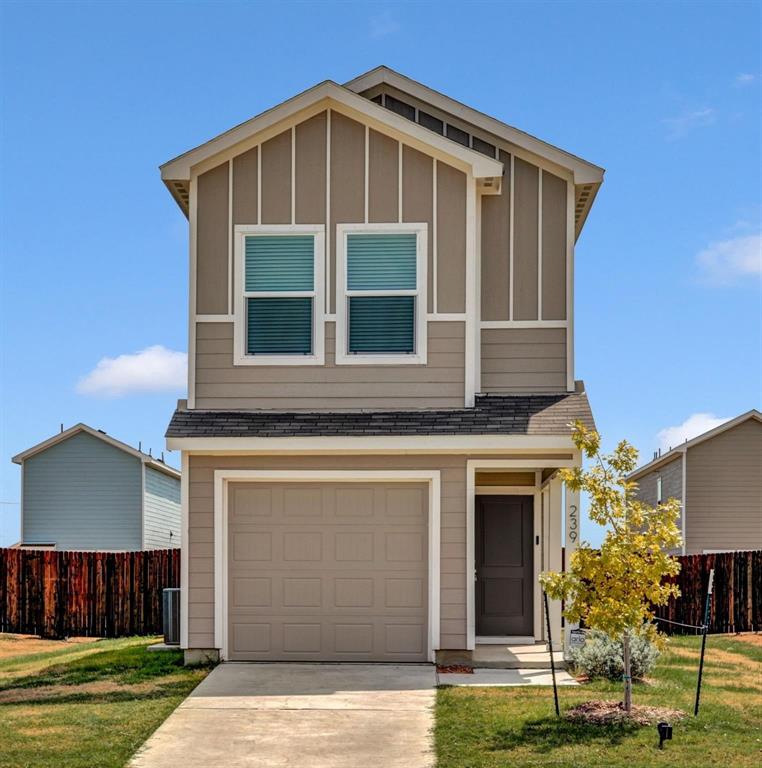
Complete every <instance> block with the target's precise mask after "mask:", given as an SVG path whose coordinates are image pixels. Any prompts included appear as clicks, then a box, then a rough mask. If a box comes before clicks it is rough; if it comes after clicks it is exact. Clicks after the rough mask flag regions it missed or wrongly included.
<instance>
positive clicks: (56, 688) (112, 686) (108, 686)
mask: <svg viewBox="0 0 762 768" xmlns="http://www.w3.org/2000/svg"><path fill="white" fill-rule="evenodd" d="M176 679H179V677H173V676H172V675H168V676H166V677H162V678H161V679H160V680H158V681H150V682H143V683H130V684H125V685H122V684H120V683H116V682H114V681H113V680H99V681H98V682H94V683H80V684H78V685H39V686H35V687H31V688H6V690H4V691H0V705H2V704H23V703H24V702H27V701H34V702H40V701H50V702H55V700H56V699H61V698H64V697H66V696H108V695H110V694H114V693H120V694H125V693H129V694H133V695H135V694H145V693H152V692H153V691H156V690H158V689H159V688H160V687H161V686H164V685H167V684H168V683H172V682H174V680H176Z"/></svg>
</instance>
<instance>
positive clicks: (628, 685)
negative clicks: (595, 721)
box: [622, 630, 632, 714]
mask: <svg viewBox="0 0 762 768" xmlns="http://www.w3.org/2000/svg"><path fill="white" fill-rule="evenodd" d="M622 651H623V654H622V656H623V661H624V676H623V677H624V711H625V712H627V713H628V714H629V713H630V712H631V711H632V665H631V664H630V631H629V630H625V633H624V637H623V638H622Z"/></svg>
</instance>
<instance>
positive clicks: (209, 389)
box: [196, 321, 465, 411]
mask: <svg viewBox="0 0 762 768" xmlns="http://www.w3.org/2000/svg"><path fill="white" fill-rule="evenodd" d="M428 329H429V339H428V365H425V366H423V365H377V366H373V365H368V366H364V365H363V366H358V365H339V366H337V365H336V364H335V362H334V361H335V334H336V324H335V323H332V322H330V323H327V324H326V339H325V345H326V357H325V365H323V366H234V365H233V325H232V323H198V325H197V330H196V408H202V409H203V408H209V409H253V408H272V409H281V410H282V409H288V410H329V411H340V410H352V409H356V408H378V409H386V410H393V409H395V408H458V407H462V406H463V399H464V396H465V358H464V355H465V326H464V323H462V322H458V321H446V322H434V321H431V322H429V323H428Z"/></svg>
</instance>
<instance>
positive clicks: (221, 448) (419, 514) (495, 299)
mask: <svg viewBox="0 0 762 768" xmlns="http://www.w3.org/2000/svg"><path fill="white" fill-rule="evenodd" d="M161 176H162V179H163V180H164V183H165V184H166V185H167V187H168V188H169V191H170V192H171V193H172V195H173V197H174V198H175V200H176V201H177V203H178V205H179V206H180V208H181V210H182V211H183V213H184V214H185V215H186V216H187V218H188V221H189V225H190V314H189V367H190V369H189V377H188V379H189V380H188V399H187V402H185V401H181V403H180V404H179V405H178V409H177V411H176V412H175V414H174V416H173V418H172V421H171V423H170V425H169V429H168V432H167V445H168V447H169V448H170V449H173V450H180V451H182V468H183V473H182V482H183V492H182V504H183V535H182V547H183V565H182V568H183V573H182V585H183V590H182V633H181V643H182V646H183V647H184V648H185V649H187V651H186V658H198V657H200V656H202V655H204V654H207V653H209V654H212V655H218V654H219V655H220V656H221V657H222V658H224V659H231V660H284V659H293V660H328V661H335V660H353V661H355V660H356V661H368V660H371V661H420V660H434V659H435V658H436V655H437V652H439V651H445V650H456V651H465V652H469V651H473V650H474V649H475V648H476V647H477V645H478V644H481V643H507V642H526V643H530V642H535V641H541V640H542V639H543V638H544V637H545V631H544V628H543V626H544V622H543V618H542V613H541V610H542V605H541V593H540V590H539V586H538V580H537V577H538V574H539V572H540V571H541V570H543V569H547V568H555V569H559V568H560V567H561V558H562V547H563V544H564V541H563V540H562V533H563V531H564V524H563V517H564V511H565V513H566V518H567V519H566V526H565V530H566V538H567V540H566V544H567V547H568V548H569V549H570V548H573V546H574V543H575V541H576V537H577V533H578V519H577V507H578V500H577V499H576V498H575V497H574V496H573V495H572V494H569V496H568V498H567V499H566V501H565V502H564V500H563V499H562V484H561V482H560V480H559V479H558V476H557V470H558V469H559V468H561V467H570V466H577V465H579V463H580V461H581V458H580V455H579V453H578V452H577V451H576V450H575V447H574V445H573V443H572V441H571V439H570V429H569V426H568V425H569V423H570V422H572V421H573V420H574V419H581V420H583V421H584V422H586V423H587V424H592V415H591V412H590V408H589V405H588V401H587V397H586V395H585V392H584V388H583V387H582V384H581V382H578V381H575V368H574V312H573V298H574V292H573V274H574V244H575V241H576V239H577V237H578V236H579V234H580V231H581V229H582V227H583V224H584V222H585V219H586V217H587V215H588V213H589V211H590V208H591V205H592V203H593V200H594V198H595V195H596V192H597V191H598V188H599V187H600V185H601V183H602V180H603V170H602V169H601V168H599V167H598V166H596V165H593V164H591V163H589V162H586V161H584V160H581V159H580V158H578V157H575V156H574V155H572V154H570V153H568V152H566V151H563V150H561V149H558V148H556V147H554V146H551V145H550V144H548V143H546V142H544V141H541V140H539V139H536V138H534V137H532V136H530V135H528V134H526V133H524V132H522V131H520V130H517V129H516V128H512V127H510V126H509V125H506V124H504V123H502V122H500V121H498V120H496V119H493V118H491V117H488V116H487V115H484V114H482V113H480V112H477V111H476V110H474V109H471V108H469V107H467V106H465V105H463V104H460V103H458V102H456V101H454V100H453V99H451V98H448V97H447V96H444V95H442V94H440V93H437V92H436V91H433V90H431V89H430V88H427V87H425V86H423V85H421V84H419V83H417V82H414V81H412V80H410V79H408V78H406V77H403V76H402V75H399V74H398V73H396V72H394V71H392V70H390V69H387V68H385V67H380V68H377V69H374V70H372V71H371V72H368V73H367V74H364V75H362V76H360V77H358V78H357V79H355V80H353V81H351V82H349V83H346V84H345V85H343V86H342V85H338V84H336V83H334V82H331V81H326V82H322V83H320V84H318V85H316V86H315V87H313V88H310V89H309V90H307V91H305V92H304V93H301V94H299V95H297V96H294V97H293V98H290V99H288V100H287V101H285V102H283V103H282V104H279V105H278V106H276V107H274V108H273V109H270V110H268V111H267V112H264V113H262V114H261V115H259V116H257V117H254V118H252V119H251V120H249V121H247V122H245V123H243V124H241V125H239V126H237V127H235V128H232V129H231V130H229V131H227V132H226V133H223V134H221V135H220V136H218V137H216V138H214V139H212V140H211V141H209V142H207V143H205V144H203V145H201V146H199V147H197V148H196V149H193V150H190V151H189V152H186V153H185V154H183V155H180V156H179V157H177V158H176V159H174V160H171V161H169V162H168V163H166V164H164V165H163V166H162V167H161ZM552 626H553V627H554V631H555V637H554V640H556V641H557V640H558V638H559V632H560V626H561V620H560V607H559V606H558V605H553V607H552ZM556 644H557V643H556Z"/></svg>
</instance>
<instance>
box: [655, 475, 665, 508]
mask: <svg viewBox="0 0 762 768" xmlns="http://www.w3.org/2000/svg"><path fill="white" fill-rule="evenodd" d="M662 501H664V494H663V493H662V487H661V475H658V476H657V478H656V503H657V504H661V503H662Z"/></svg>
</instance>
